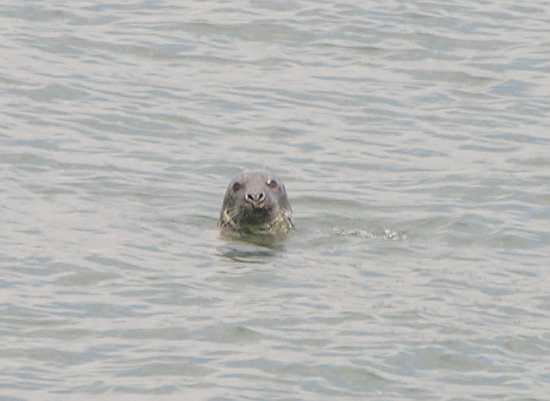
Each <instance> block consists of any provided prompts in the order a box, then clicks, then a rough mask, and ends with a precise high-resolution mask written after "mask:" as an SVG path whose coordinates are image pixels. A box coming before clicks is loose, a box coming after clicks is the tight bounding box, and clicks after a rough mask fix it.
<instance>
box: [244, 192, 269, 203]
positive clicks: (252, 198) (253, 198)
mask: <svg viewBox="0 0 550 401" xmlns="http://www.w3.org/2000/svg"><path fill="white" fill-rule="evenodd" d="M244 198H245V199H246V201H247V202H250V203H252V204H253V205H258V204H259V203H261V202H262V201H263V200H264V199H265V193H264V192H259V193H256V194H253V193H250V192H249V193H247V194H246V195H245V197H244Z"/></svg>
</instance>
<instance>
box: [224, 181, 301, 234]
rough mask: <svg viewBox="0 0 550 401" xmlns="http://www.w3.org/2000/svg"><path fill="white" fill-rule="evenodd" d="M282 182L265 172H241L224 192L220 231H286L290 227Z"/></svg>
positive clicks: (290, 222) (290, 211)
mask: <svg viewBox="0 0 550 401" xmlns="http://www.w3.org/2000/svg"><path fill="white" fill-rule="evenodd" d="M291 218H292V208H291V207H290V203H289V201H288V197H287V193H286V188H285V186H284V184H283V182H282V181H281V180H280V179H278V178H277V177H275V176H273V175H272V174H269V173H267V172H256V171H251V172H243V173H241V174H239V175H238V176H237V177H235V178H233V179H232V180H231V182H230V183H229V185H228V186H227V189H226V191H225V197H224V199H223V205H222V210H221V213H220V218H219V220H218V227H220V230H221V231H222V233H224V234H239V235H246V234H249V235H250V234H252V235H253V234H272V235H279V234H286V233H288V232H289V231H290V230H292V229H293V228H294V225H293V224H292V220H291Z"/></svg>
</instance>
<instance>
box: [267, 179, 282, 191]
mask: <svg viewBox="0 0 550 401" xmlns="http://www.w3.org/2000/svg"><path fill="white" fill-rule="evenodd" d="M266 184H267V186H268V187H269V188H271V189H275V188H277V186H278V185H279V184H278V183H277V181H275V180H272V179H271V178H270V179H268V180H267V181H266Z"/></svg>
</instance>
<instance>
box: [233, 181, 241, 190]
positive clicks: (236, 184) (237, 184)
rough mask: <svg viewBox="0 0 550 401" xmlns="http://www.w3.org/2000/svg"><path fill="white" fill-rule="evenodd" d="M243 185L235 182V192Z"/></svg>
mask: <svg viewBox="0 0 550 401" xmlns="http://www.w3.org/2000/svg"><path fill="white" fill-rule="evenodd" d="M241 187H242V185H241V184H240V183H239V182H236V183H234V184H233V187H232V188H233V192H238V191H239V189H241Z"/></svg>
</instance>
